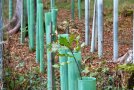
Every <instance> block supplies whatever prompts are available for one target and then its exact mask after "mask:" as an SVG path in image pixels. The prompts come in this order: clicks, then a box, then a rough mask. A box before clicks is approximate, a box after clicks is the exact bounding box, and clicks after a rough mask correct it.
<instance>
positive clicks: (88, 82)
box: [78, 77, 96, 90]
mask: <svg viewBox="0 0 134 90" xmlns="http://www.w3.org/2000/svg"><path fill="white" fill-rule="evenodd" d="M78 90H96V78H93V77H82V80H78Z"/></svg>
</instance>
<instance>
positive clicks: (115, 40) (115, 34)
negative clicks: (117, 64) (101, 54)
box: [113, 0, 118, 61]
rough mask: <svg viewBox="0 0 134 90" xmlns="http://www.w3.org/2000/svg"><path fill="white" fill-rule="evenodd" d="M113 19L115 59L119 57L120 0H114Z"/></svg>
mask: <svg viewBox="0 0 134 90" xmlns="http://www.w3.org/2000/svg"><path fill="white" fill-rule="evenodd" d="M113 13H114V18H113V19H114V21H113V29H114V30H113V40H114V41H113V60H114V61H115V60H117V59H118V0H114V11H113Z"/></svg>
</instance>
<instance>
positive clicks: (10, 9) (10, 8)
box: [9, 0, 13, 20]
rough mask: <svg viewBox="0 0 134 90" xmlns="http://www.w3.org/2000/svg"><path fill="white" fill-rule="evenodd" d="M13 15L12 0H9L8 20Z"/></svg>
mask: <svg viewBox="0 0 134 90" xmlns="http://www.w3.org/2000/svg"><path fill="white" fill-rule="evenodd" d="M12 17H13V0H9V20H11V19H12Z"/></svg>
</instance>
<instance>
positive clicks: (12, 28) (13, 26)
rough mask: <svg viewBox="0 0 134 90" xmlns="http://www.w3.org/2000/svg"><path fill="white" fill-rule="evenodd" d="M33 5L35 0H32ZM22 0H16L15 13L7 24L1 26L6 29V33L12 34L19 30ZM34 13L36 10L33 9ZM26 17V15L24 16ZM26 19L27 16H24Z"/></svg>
mask: <svg viewBox="0 0 134 90" xmlns="http://www.w3.org/2000/svg"><path fill="white" fill-rule="evenodd" d="M34 2H35V6H36V0H34ZM22 4H23V0H16V8H15V13H14V16H13V18H12V19H11V21H9V23H8V24H7V25H5V26H4V27H3V29H7V30H8V34H10V35H11V34H14V33H16V32H18V31H19V30H20V26H21V14H22V9H23V7H22V6H23V5H22ZM35 13H36V10H35ZM26 17H27V16H26ZM26 20H27V18H26Z"/></svg>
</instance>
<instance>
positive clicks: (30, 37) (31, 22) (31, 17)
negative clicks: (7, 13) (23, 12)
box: [27, 0, 34, 51]
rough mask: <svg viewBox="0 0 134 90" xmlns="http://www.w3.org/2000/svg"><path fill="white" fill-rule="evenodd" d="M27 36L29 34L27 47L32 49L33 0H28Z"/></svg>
mask: <svg viewBox="0 0 134 90" xmlns="http://www.w3.org/2000/svg"><path fill="white" fill-rule="evenodd" d="M27 6H28V8H29V9H28V18H29V21H28V24H29V25H28V36H29V49H30V51H33V50H34V1H33V0H28V5H27Z"/></svg>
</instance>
